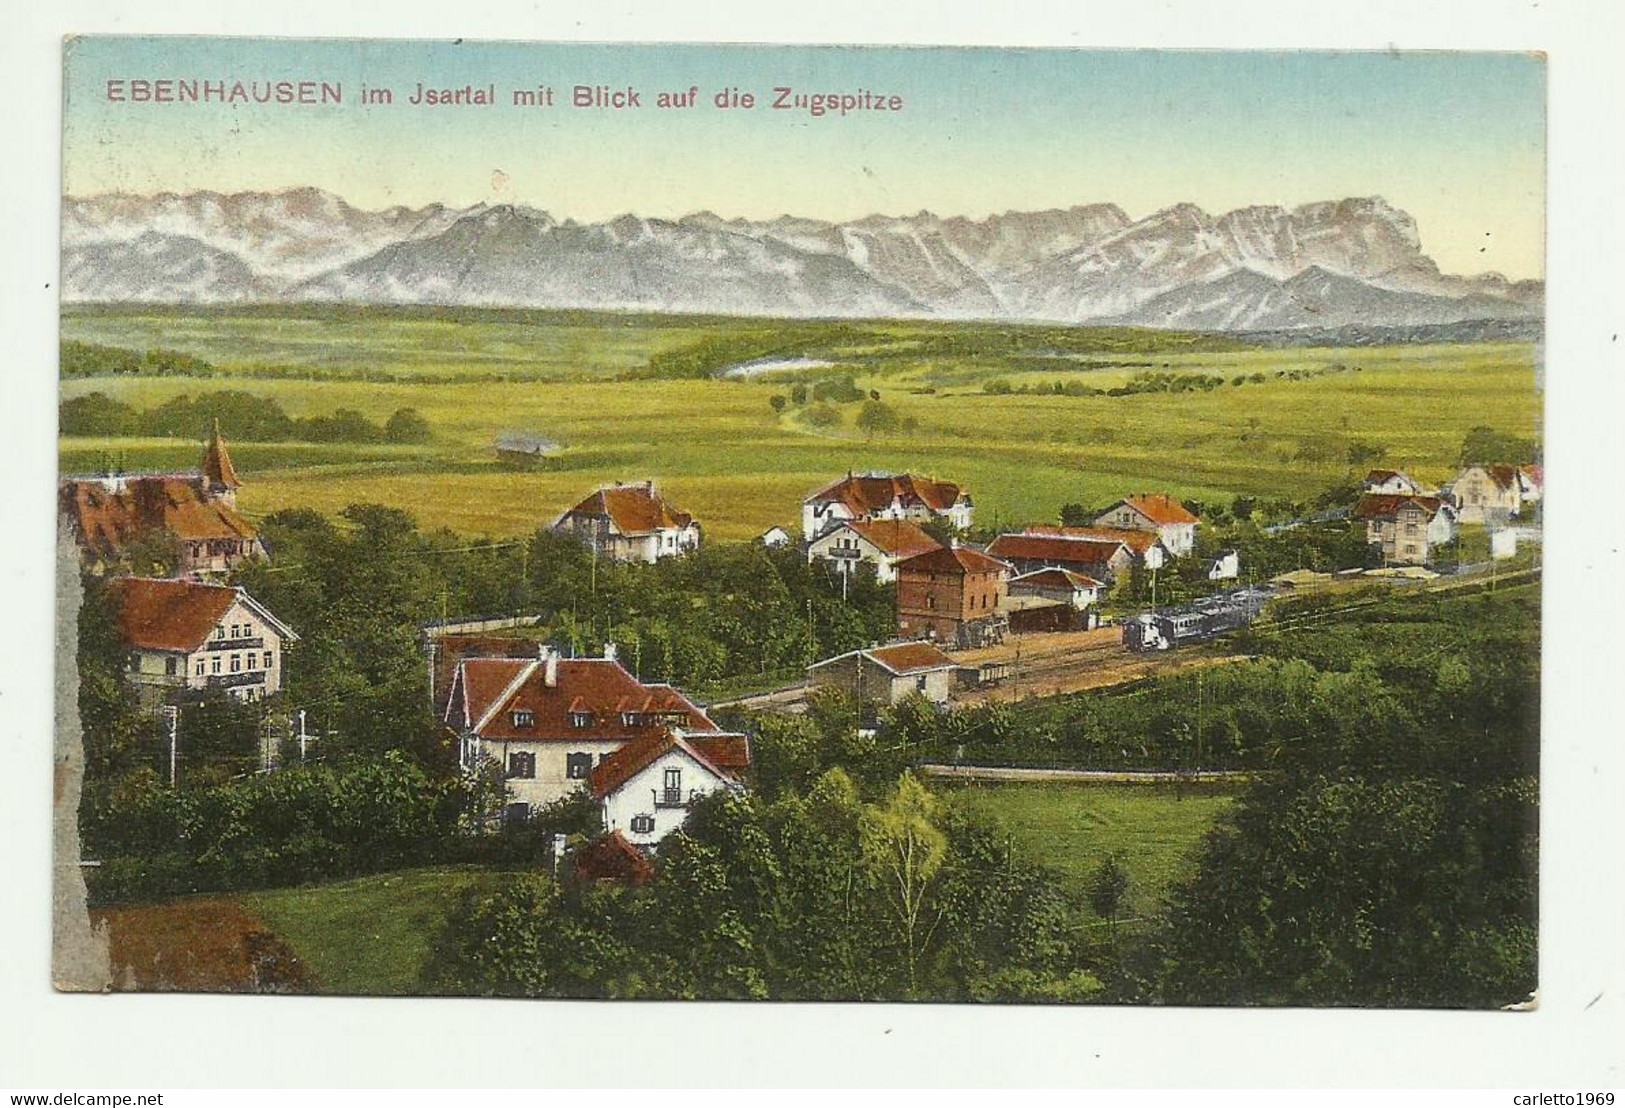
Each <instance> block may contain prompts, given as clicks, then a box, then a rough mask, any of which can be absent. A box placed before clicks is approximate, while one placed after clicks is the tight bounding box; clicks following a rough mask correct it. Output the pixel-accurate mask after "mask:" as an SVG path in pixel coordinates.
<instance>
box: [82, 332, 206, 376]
mask: <svg viewBox="0 0 1625 1108" xmlns="http://www.w3.org/2000/svg"><path fill="white" fill-rule="evenodd" d="M60 355H61V365H62V377H63V378H64V379H66V378H69V377H109V376H123V375H127V374H139V375H141V376H144V377H201V376H205V375H207V374H210V373H213V372H214V366H212V365H210V364H209V363H208V362H206V361H204V360H203V359H202V358H196V357H193V356H192V355H190V354H183V353H181V352H180V351H178V350H147V351H145V352H141V351H136V350H128V349H125V348H124V347H121V346H101V345H99V344H97V343H90V342H79V341H77V340H74V339H64V340H62V342H61V344H60Z"/></svg>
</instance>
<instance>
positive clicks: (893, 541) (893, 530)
mask: <svg viewBox="0 0 1625 1108" xmlns="http://www.w3.org/2000/svg"><path fill="white" fill-rule="evenodd" d="M841 526H842V527H846V528H848V529H850V530H852V531H854V532H856V533H857V534H859V535H862V536H863V537H864V538H865V539H867V540H869V542H871V543H873V544H874V545H875V546H876V547H878V548H879V549H880V550H881V551H882V552H883V553H885V554H888V555H890V556H892V557H894V558H912V557H913V556H914V555H916V554H924V553H926V552H927V551H930V550H935V549H937V548H938V547H940V546H941V545H942V544H941V543H940V542H938V541H937V540H936V539H934V538H932V537H931V536H930V535H929V534H927V533H926V531H925V530H924V529H923V528H922V527H920V525H919V524H917V523H910V522H909V521H908V520H906V519H855V520H852V521H851V522H850V523H845V524H842V525H841ZM834 530H840V528H835V529H834Z"/></svg>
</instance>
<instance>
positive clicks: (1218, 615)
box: [1123, 587, 1273, 652]
mask: <svg viewBox="0 0 1625 1108" xmlns="http://www.w3.org/2000/svg"><path fill="white" fill-rule="evenodd" d="M1272 592H1273V590H1271V589H1267V588H1257V587H1249V588H1243V589H1231V590H1229V591H1228V592H1223V593H1216V594H1214V595H1213V596H1208V597H1203V598H1202V599H1201V600H1198V601H1196V602H1195V603H1193V604H1189V605H1187V606H1185V607H1183V608H1171V609H1169V610H1167V611H1162V612H1143V613H1141V614H1140V615H1137V616H1134V617H1133V618H1131V619H1128V620H1126V621H1124V623H1123V645H1124V646H1125V647H1127V648H1128V649H1130V650H1134V651H1140V652H1145V651H1152V650H1173V649H1174V648H1176V647H1179V646H1185V645H1188V644H1190V643H1195V642H1205V641H1206V640H1208V639H1211V638H1215V637H1216V636H1219V635H1223V634H1227V633H1229V632H1231V631H1237V630H1240V629H1241V628H1243V627H1245V626H1247V625H1248V624H1249V623H1251V622H1252V621H1253V620H1255V619H1257V618H1258V615H1259V613H1260V612H1262V611H1263V610H1264V605H1265V604H1266V603H1267V602H1268V601H1269V598H1270V596H1271V595H1272Z"/></svg>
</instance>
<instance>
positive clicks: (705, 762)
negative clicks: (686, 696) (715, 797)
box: [590, 727, 750, 847]
mask: <svg viewBox="0 0 1625 1108" xmlns="http://www.w3.org/2000/svg"><path fill="white" fill-rule="evenodd" d="M749 767H750V740H749V739H747V738H746V737H745V736H744V735H734V734H723V733H710V734H703V735H696V734H690V733H688V732H685V731H684V730H683V729H682V728H680V727H672V728H668V729H666V730H665V731H663V732H661V733H659V734H656V735H651V736H648V737H646V738H643V739H640V740H639V741H637V742H635V743H630V744H628V745H626V746H624V747H622V748H621V749H620V750H618V751H617V752H615V753H614V754H612V755H610V756H609V757H608V758H606V759H604V761H603V762H602V763H600V764H599V765H598V766H597V767H596V768H595V769H594V770H593V771H592V776H591V779H590V787H591V789H592V795H593V796H594V798H596V799H597V801H598V803H599V808H600V811H601V813H602V815H603V821H604V830H605V831H607V832H609V833H610V834H615V833H616V832H619V833H620V834H622V835H623V836H625V838H626V839H627V841H628V842H631V843H632V844H633V845H635V846H645V847H646V846H653V845H654V844H655V843H658V842H659V841H660V840H661V839H663V838H665V837H666V836H667V835H669V834H671V833H672V832H673V831H675V830H677V829H678V828H679V827H681V826H682V825H683V821H684V820H686V819H687V818H688V809H689V806H690V805H691V804H693V803H694V801H696V800H698V799H699V798H701V797H703V796H709V795H710V794H712V793H714V792H717V791H719V790H724V789H726V790H729V791H731V792H742V791H744V788H745V786H744V784H743V782H742V781H741V780H740V775H741V774H743V772H744V771H745V770H746V769H748V768H749Z"/></svg>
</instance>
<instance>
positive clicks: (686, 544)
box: [552, 481, 700, 564]
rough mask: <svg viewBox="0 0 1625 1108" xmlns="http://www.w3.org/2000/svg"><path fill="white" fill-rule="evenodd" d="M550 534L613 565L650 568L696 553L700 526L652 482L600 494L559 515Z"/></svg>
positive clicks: (611, 487) (617, 488)
mask: <svg viewBox="0 0 1625 1108" xmlns="http://www.w3.org/2000/svg"><path fill="white" fill-rule="evenodd" d="M552 530H553V533H554V534H556V535H567V536H569V537H570V538H573V539H575V540H577V541H578V542H582V543H585V544H586V545H588V546H590V547H591V548H592V551H593V553H594V554H595V555H602V556H604V557H607V558H609V559H610V560H612V561H616V562H649V563H651V564H652V563H654V562H658V561H659V560H660V559H662V558H672V557H676V556H677V555H679V554H687V553H689V552H690V551H693V550H698V549H699V548H700V525H699V522H698V521H697V520H695V518H694V517H693V516H691V515H689V514H688V513H687V512H685V511H682V510H681V509H679V508H677V507H675V506H674V505H673V504H672V503H671V501H669V500H667V499H666V498H665V497H663V496H661V495H660V493H659V492H658V491H656V489H655V487H654V482H653V481H644V482H642V483H641V484H636V485H610V486H609V487H607V488H602V489H599V490H598V491H597V492H595V493H593V494H592V495H591V496H589V497H587V498H586V499H585V500H583V501H582V502H581V503H579V504H577V505H576V506H575V507H573V508H571V509H570V510H569V511H567V512H565V513H564V514H563V515H561V516H560V517H559V518H558V520H557V521H556V522H554V524H553V528H552Z"/></svg>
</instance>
